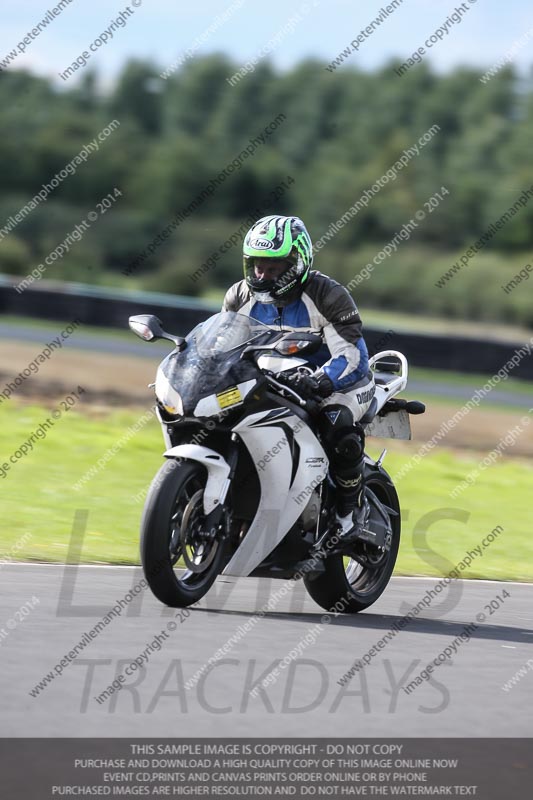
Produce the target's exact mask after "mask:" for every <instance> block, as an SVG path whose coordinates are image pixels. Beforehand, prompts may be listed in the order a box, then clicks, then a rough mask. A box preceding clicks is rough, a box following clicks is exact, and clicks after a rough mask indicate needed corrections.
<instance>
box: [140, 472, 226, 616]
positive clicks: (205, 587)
mask: <svg viewBox="0 0 533 800" xmlns="http://www.w3.org/2000/svg"><path fill="white" fill-rule="evenodd" d="M206 481H207V472H206V470H205V469H204V467H202V466H201V465H200V464H197V463H195V462H191V461H189V462H186V461H181V462H177V461H173V460H169V461H166V462H165V464H163V466H162V467H161V469H160V470H159V472H158V473H157V475H156V476H155V478H154V480H153V481H152V485H151V486H150V489H149V491H148V495H147V498H146V503H145V506H144V511H143V516H142V521H141V562H142V566H143V571H144V575H145V578H146V581H147V583H148V585H149V587H150V589H151V590H152V592H153V593H154V595H155V596H156V597H157V599H158V600H160V601H161V602H162V603H165V604H166V605H167V606H172V607H173V608H183V607H185V606H190V605H192V604H193V603H196V602H197V601H198V600H200V599H201V598H202V597H203V596H204V595H205V594H206V593H207V592H208V591H209V589H210V587H211V586H212V584H213V582H214V581H215V579H216V577H217V575H218V574H219V573H220V572H221V570H222V569H223V566H224V551H225V545H224V541H223V540H221V539H220V538H219V535H218V531H214V530H211V531H207V530H205V527H206V526H205V525H204V524H203V523H204V520H205V517H204V512H203V493H204V489H205V485H206Z"/></svg>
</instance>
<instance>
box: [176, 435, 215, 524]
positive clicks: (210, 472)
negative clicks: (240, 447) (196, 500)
mask: <svg viewBox="0 0 533 800" xmlns="http://www.w3.org/2000/svg"><path fill="white" fill-rule="evenodd" d="M163 455H164V456H165V458H186V459H187V460H188V461H197V462H198V463H199V464H202V466H204V467H205V468H206V470H207V483H206V486H205V490H204V513H205V515H206V516H207V515H208V514H210V513H211V511H214V510H215V508H217V507H218V506H219V505H220V503H223V502H224V500H225V499H226V494H227V491H228V488H229V480H228V475H229V473H230V465H229V464H228V462H227V461H226V459H225V458H224V457H223V456H221V455H220V453H217V452H216V451H215V450H211V449H210V448H209V447H202V446H201V445H199V444H178V445H176V447H171V448H170V450H167V451H166V452H165V453H163Z"/></svg>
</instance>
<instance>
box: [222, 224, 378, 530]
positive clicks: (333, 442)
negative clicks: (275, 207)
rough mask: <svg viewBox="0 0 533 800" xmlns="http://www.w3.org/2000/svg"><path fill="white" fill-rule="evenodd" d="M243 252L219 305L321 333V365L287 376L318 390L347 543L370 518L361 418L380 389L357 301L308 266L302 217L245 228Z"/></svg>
mask: <svg viewBox="0 0 533 800" xmlns="http://www.w3.org/2000/svg"><path fill="white" fill-rule="evenodd" d="M243 253H244V280H241V281H239V282H238V283H235V284H234V285H233V286H232V287H231V288H230V289H229V290H228V292H227V293H226V297H225V298H224V304H223V306H222V310H223V311H238V312H239V313H240V314H248V315H249V316H250V317H252V318H253V319H256V320H258V321H259V322H262V323H264V324H266V325H268V326H269V327H270V328H272V329H274V330H286V331H307V332H311V333H318V334H320V335H321V336H322V341H323V347H322V351H321V352H320V351H319V354H318V363H320V364H321V367H320V368H319V369H318V371H317V372H315V373H314V375H312V376H311V375H308V374H304V373H302V372H299V373H296V374H293V375H292V376H289V377H288V379H287V380H288V381H290V384H291V386H292V388H294V390H295V391H297V392H298V394H299V395H300V396H301V397H304V398H310V397H316V396H318V398H320V402H321V406H320V412H319V415H318V430H319V432H320V435H321V438H322V442H323V445H324V448H325V450H326V453H327V455H328V459H329V462H330V472H331V476H332V478H333V481H334V483H335V486H336V490H337V491H336V497H337V507H336V511H337V522H338V524H339V527H340V533H339V536H340V538H341V540H342V542H344V543H347V544H349V543H351V542H353V541H355V540H356V539H357V538H358V537H359V536H360V534H361V533H362V531H363V530H364V529H365V527H366V524H367V522H368V515H369V506H368V502H367V500H366V498H365V493H364V484H363V467H364V431H363V428H362V426H361V425H360V424H359V420H360V419H361V418H362V417H363V416H364V414H365V413H366V411H367V410H368V408H369V407H370V404H371V402H372V399H373V397H374V393H375V386H374V379H373V377H372V374H371V373H370V372H369V368H368V351H367V347H366V344H365V340H364V339H363V336H362V324H361V318H360V316H359V312H358V310H357V306H356V305H355V303H354V301H353V299H352V297H351V295H350V294H349V292H348V291H347V289H345V288H344V286H341V285H340V284H339V283H337V281H334V280H333V279H332V278H330V277H328V276H327V275H323V274H322V273H321V272H318V271H317V270H311V266H312V263H313V245H312V242H311V238H310V236H309V233H308V232H307V229H306V227H305V225H304V223H303V222H302V220H301V219H300V218H299V217H285V216H279V215H271V216H267V217H262V218H261V219H260V220H258V221H257V222H256V223H255V224H254V225H252V227H251V228H250V230H249V231H248V233H247V234H246V237H245V240H244V247H243ZM320 356H321V357H320ZM309 360H312V359H309Z"/></svg>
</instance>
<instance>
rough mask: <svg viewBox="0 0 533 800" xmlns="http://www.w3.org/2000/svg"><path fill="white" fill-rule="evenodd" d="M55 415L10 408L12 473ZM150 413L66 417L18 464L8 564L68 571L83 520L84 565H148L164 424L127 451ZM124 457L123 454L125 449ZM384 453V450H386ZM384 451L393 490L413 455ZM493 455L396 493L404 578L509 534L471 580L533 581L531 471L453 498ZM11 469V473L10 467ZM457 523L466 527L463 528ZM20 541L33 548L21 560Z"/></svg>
mask: <svg viewBox="0 0 533 800" xmlns="http://www.w3.org/2000/svg"><path fill="white" fill-rule="evenodd" d="M51 408H52V407H45V406H34V405H15V404H14V402H10V403H5V404H2V405H0V426H1V428H0V429H1V430H2V439H3V448H2V452H3V458H2V463H4V462H8V463H9V457H10V455H11V454H13V453H14V452H15V451H17V449H18V448H19V447H20V445H21V444H22V443H23V442H25V441H26V440H27V439H28V438H29V436H30V435H31V433H32V432H33V431H34V430H36V429H37V428H38V427H39V425H40V423H42V422H43V421H44V420H45V419H46V418H47V417H48V416H49V414H50V411H51ZM145 413H146V411H145V410H143V409H139V410H138V411H136V410H134V411H132V410H127V411H111V412H108V411H105V412H104V411H100V412H94V411H90V410H89V411H83V413H80V412H79V411H78V410H77V409H73V410H70V411H69V412H67V413H63V416H62V417H61V418H60V419H58V420H57V421H56V422H55V424H54V427H53V428H52V429H50V430H49V431H48V432H47V435H46V438H44V439H39V440H38V441H37V442H36V444H35V445H34V448H33V450H32V451H31V452H29V453H28V455H26V456H25V457H22V458H20V459H18V460H16V463H14V464H12V463H11V464H10V469H9V470H8V471H7V474H6V476H5V477H4V478H0V490H1V491H2V496H3V504H2V521H1V533H0V561H1V560H2V559H4V560H5V559H6V558H8V557H10V556H13V557H14V558H18V559H20V560H40V561H49V562H64V561H65V560H66V558H67V552H68V546H69V541H70V535H71V529H72V522H73V519H74V514H75V511H76V510H77V509H87V510H88V512H89V518H88V528H87V531H86V534H85V538H84V544H83V552H82V559H83V561H85V562H91V563H113V564H135V563H138V550H139V546H138V541H139V533H138V531H139V521H140V517H141V512H142V505H143V504H142V502H138V501H136V499H135V496H136V495H137V494H138V493H142V492H143V490H145V489H146V488H147V486H148V485H149V483H150V481H151V480H152V477H153V475H154V474H155V472H156V470H157V469H158V468H159V466H160V465H161V463H162V461H163V459H162V455H161V454H162V451H163V441H162V437H161V431H160V428H159V425H158V423H157V421H156V420H155V418H154V419H153V420H151V421H150V422H148V423H147V424H146V425H145V426H144V427H142V428H141V430H139V432H138V433H135V434H134V435H132V436H131V437H130V438H127V441H124V438H126V437H125V434H126V433H127V431H128V428H131V426H133V425H135V423H136V422H137V421H138V420H139V419H140V418H141V417H142V416H143V415H144V414H145ZM120 440H122V441H123V445H122V446H120V447H117V442H119V441H120ZM380 445H381V447H380ZM383 446H386V447H387V449H388V455H387V457H386V461H385V466H386V467H387V469H388V471H389V473H390V474H391V476H392V477H393V478H394V475H395V473H397V472H399V470H400V469H401V467H402V465H403V464H405V462H406V461H408V460H409V458H410V457H411V456H412V455H413V454H414V452H415V451H416V447H415V445H414V443H411V444H410V443H406V442H394V441H391V440H387V441H384V440H376V439H369V441H368V450H369V453H370V455H372V456H374V457H377V455H378V454H379V452H380V450H381V448H382V447H383ZM113 447H114V448H115V450H116V453H115V454H114V455H113V456H112V457H111V458H110V460H109V461H108V463H107V465H106V466H105V467H104V468H103V469H100V470H97V471H96V474H94V476H93V477H91V479H90V480H88V481H87V482H86V483H84V485H83V486H82V487H81V488H80V489H79V490H78V491H76V490H75V489H74V488H73V485H74V484H76V483H77V482H78V481H79V480H80V479H81V478H82V477H83V476H84V475H85V474H86V473H87V471H88V470H90V469H91V468H92V467H94V466H95V465H96V464H97V462H98V460H99V459H100V458H102V457H103V456H104V454H105V453H106V452H107V451H109V450H110V448H113ZM482 455H483V454H480V453H476V452H474V451H468V452H466V453H465V452H464V451H453V450H449V449H445V448H436V449H435V451H433V452H432V453H430V454H429V455H427V456H426V457H425V458H424V459H423V460H422V461H421V463H420V464H419V465H418V466H417V467H415V468H414V469H412V470H411V472H409V473H408V474H407V475H406V476H405V477H404V478H403V479H401V480H400V481H399V482H398V486H397V488H398V493H399V495H400V500H401V505H402V509H403V538H402V545H401V549H400V556H399V559H398V563H397V568H396V573H397V574H404V575H443V574H447V572H449V571H450V570H451V569H452V568H453V566H454V565H455V564H456V563H457V562H459V561H461V560H462V558H463V557H464V555H465V554H466V553H467V552H468V551H469V550H473V549H474V548H475V547H476V546H477V545H479V544H480V542H481V540H482V539H483V537H485V536H486V535H487V534H488V533H489V532H490V531H492V530H493V529H494V528H495V527H496V526H498V525H501V526H502V527H503V529H504V530H503V533H501V534H500V535H499V536H498V539H497V540H496V541H495V542H494V543H493V544H491V546H490V547H489V548H488V549H487V550H485V551H484V553H483V556H482V557H481V558H476V559H475V561H474V562H473V563H472V565H471V567H470V568H469V569H467V570H465V571H464V572H463V573H462V575H463V577H468V578H490V579H493V580H523V581H532V580H533V538H532V537H531V506H530V491H531V485H532V478H533V468H532V466H531V464H530V462H528V461H526V460H525V459H524V460H521V459H518V458H505V457H501V458H500V459H499V461H498V462H497V463H496V464H494V465H493V466H491V467H489V468H488V469H486V470H485V471H484V472H483V473H482V476H481V477H480V479H479V480H478V481H477V483H475V484H474V485H473V486H471V487H470V488H469V489H467V490H466V491H465V492H464V493H463V494H462V495H461V496H460V497H459V498H458V499H457V500H452V499H451V498H450V496H449V493H450V492H451V491H452V490H453V488H454V487H455V486H456V485H457V483H459V482H460V481H461V480H462V479H463V478H464V477H465V475H466V474H467V473H468V472H469V471H470V470H471V469H472V468H473V467H475V466H476V465H477V464H478V462H479V460H480V458H481V457H482ZM0 466H1V464H0ZM454 515H455V516H457V515H462V518H460V519H459V520H457V519H454ZM21 541H24V542H25V543H24V544H23V545H22V546H21V547H20V549H18V546H19V544H20V542H21Z"/></svg>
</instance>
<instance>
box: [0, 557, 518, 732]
mask: <svg viewBox="0 0 533 800" xmlns="http://www.w3.org/2000/svg"><path fill="white" fill-rule="evenodd" d="M141 579H142V573H141V570H140V568H133V567H103V566H102V567H98V566H81V567H79V568H75V567H72V566H69V567H64V566H62V565H40V564H4V565H2V566H1V567H0V596H1V600H2V602H1V605H0V608H1V611H0V686H1V687H2V700H1V702H0V736H4V737H5V736H13V737H25V736H43V737H46V736H51V737H60V736H65V737H72V736H74V737H76V736H78V737H82V736H103V737H105V736H126V737H132V738H135V737H147V736H220V737H224V736H263V737H264V736H323V737H328V736H330V737H335V736H337V737H338V736H354V737H362V736H363V737H365V736H367V737H372V736H379V737H383V736H390V737H393V736H407V737H421V736H432V737H434V736H443V737H452V736H463V737H473V736H479V737H485V736H489V737H519V736H524V737H528V736H529V737H530V736H533V704H532V702H531V697H532V693H533V584H513V583H501V582H490V581H455V582H452V584H451V585H450V587H448V588H446V589H444V590H443V591H442V592H441V593H440V594H438V595H435V598H434V599H432V600H431V603H430V605H429V607H428V608H424V610H423V611H422V612H421V613H420V614H419V615H418V616H417V618H416V619H414V620H412V621H411V622H410V624H409V625H407V627H405V628H404V629H403V630H399V631H398V632H397V633H396V635H395V636H391V637H390V640H389V641H387V642H386V643H385V645H384V646H383V647H382V649H380V650H375V651H374V655H372V656H371V657H369V659H368V660H369V662H370V663H369V664H368V665H367V666H366V667H365V668H364V670H362V671H359V672H355V674H354V676H353V677H352V678H351V680H350V681H349V682H348V683H347V685H345V686H344V687H342V686H340V685H339V684H338V683H337V681H338V680H339V679H340V678H341V677H342V675H343V674H345V673H346V672H347V671H348V670H349V669H350V667H352V664H353V663H354V660H355V659H358V658H362V657H363V656H364V654H365V653H367V652H368V651H369V650H370V648H371V647H372V646H374V645H375V644H376V643H377V642H378V641H379V640H380V639H382V638H383V637H385V636H386V634H387V632H388V631H390V629H391V626H393V625H394V624H395V623H397V622H398V621H399V620H400V619H401V618H402V615H405V614H406V613H407V612H408V611H409V610H410V609H411V608H412V607H414V606H415V605H416V604H417V603H418V602H419V601H420V600H421V599H422V597H423V596H424V595H425V593H426V592H427V590H429V589H431V588H433V587H435V585H436V583H437V580H438V579H430V578H404V577H394V578H393V579H392V581H391V582H390V584H389V586H388V587H387V589H386V591H385V593H384V594H383V595H382V597H381V598H380V599H379V600H378V602H377V603H375V605H374V606H372V607H371V609H369V610H368V611H366V612H363V613H360V614H357V615H339V616H337V617H336V618H335V617H333V616H330V618H329V619H327V620H326V619H324V617H323V615H324V613H325V612H324V611H323V610H322V609H320V608H319V607H318V606H317V605H316V604H315V603H314V602H313V601H312V600H311V598H310V597H309V596H308V595H307V593H306V592H305V589H304V586H303V584H302V583H301V582H298V583H296V584H290V591H288V592H287V594H286V595H285V596H283V597H282V598H281V599H279V601H278V602H277V603H276V604H275V605H274V606H273V607H272V608H271V610H269V611H267V612H266V613H265V614H264V616H261V617H260V618H259V619H257V620H255V618H254V620H255V621H254V624H253V625H252V626H251V630H249V632H246V631H244V628H243V627H242V626H244V625H245V624H246V623H247V622H249V621H250V620H251V619H252V618H253V615H254V613H257V612H258V611H261V610H262V609H264V608H265V607H266V604H267V603H268V600H269V598H272V596H273V593H274V592H276V591H278V590H279V589H280V588H281V586H282V585H285V584H284V582H283V581H274V580H272V581H269V580H264V579H261V580H259V579H235V578H219V579H218V581H217V582H216V583H215V585H214V587H213V588H212V589H211V590H210V592H209V593H208V595H207V596H206V597H205V598H204V599H203V600H202V601H201V602H200V603H199V604H198V606H196V607H194V608H192V609H190V615H189V616H187V618H185V616H186V612H185V614H184V613H183V610H178V609H169V608H166V607H164V606H162V605H161V604H160V603H159V602H158V601H157V600H156V599H155V598H154V597H153V596H152V595H151V593H150V591H149V590H142V591H141V592H140V593H139V594H138V595H137V597H136V598H135V599H133V600H132V602H130V603H129V604H128V605H127V606H126V607H125V608H124V609H123V610H122V613H121V615H120V616H119V617H116V618H114V619H111V621H110V622H109V624H108V625H106V626H104V627H103V629H102V630H101V632H100V633H98V635H97V636H96V638H94V639H92V640H91V639H90V638H89V637H87V639H86V641H88V644H87V645H86V646H85V648H84V649H83V650H82V651H81V652H80V654H79V655H77V657H75V658H74V660H73V661H72V662H71V663H69V662H68V661H65V662H64V664H65V665H66V666H64V667H63V668H61V667H60V665H59V662H60V661H61V659H62V658H63V657H64V656H65V654H67V653H69V651H72V648H73V646H74V645H76V644H77V643H78V642H80V640H81V639H82V637H83V634H84V632H88V631H91V630H92V629H93V627H94V626H95V625H96V623H97V622H98V621H99V620H101V619H102V617H103V616H104V615H105V614H107V612H108V611H109V610H110V609H111V608H112V607H113V606H114V605H115V603H116V602H117V601H118V600H119V599H121V598H124V597H125V596H126V594H127V593H128V592H129V590H130V589H131V588H132V587H133V586H137V585H138V583H139V581H140V580H141ZM504 591H505V592H508V593H509V595H510V596H509V597H505V596H504ZM32 597H34V598H36V599H37V600H38V603H37V602H36V601H35V600H33V601H32ZM497 597H499V598H500V600H497V599H496V598H497ZM491 602H492V606H491ZM24 604H26V611H25V612H21V607H22V606H24ZM32 605H33V608H31V606H32ZM23 614H25V616H23ZM479 614H484V615H485V617H486V618H485V620H484V621H483V622H477V623H476V624H478V628H477V629H476V630H475V631H474V632H473V633H472V636H471V638H470V640H469V641H466V637H463V639H459V638H458V637H459V636H460V634H461V632H462V631H463V629H464V626H465V625H468V624H470V623H472V622H476V617H477V615H479ZM180 616H181V617H183V621H182V622H180ZM13 623H15V624H13ZM239 626H241V628H240V631H241V633H239ZM243 631H244V633H243ZM156 634H157V635H159V640H160V642H161V649H159V650H157V649H156V648H157V645H155V644H153V643H154V641H155V636H156ZM232 636H233V637H234V640H233V643H231V640H230V637H232ZM452 641H456V642H457V641H461V644H460V645H458V646H457V649H456V652H454V654H453V656H452V658H451V659H446V661H445V662H444V663H443V664H442V665H441V666H439V667H438V668H435V670H434V672H433V675H432V676H431V680H430V681H429V682H428V681H423V683H422V684H421V685H420V686H418V687H417V688H415V689H414V690H413V691H411V692H410V693H406V692H405V691H404V689H403V688H402V687H403V686H405V685H406V684H408V683H409V682H410V681H412V680H413V679H414V678H415V676H416V675H418V673H419V672H420V671H421V670H422V669H423V668H424V667H425V666H426V665H427V664H428V663H429V662H430V661H432V660H433V659H434V658H436V657H438V655H439V653H441V652H442V651H443V650H444V648H445V647H447V646H450V644H451V642H452ZM227 642H230V644H229V647H228V649H227V650H226V653H225V654H224V656H223V657H222V659H221V660H220V661H217V662H215V666H214V667H213V668H212V670H211V671H207V672H204V673H203V674H202V676H201V677H199V676H197V678H196V681H193V682H194V685H193V686H192V687H191V688H189V689H186V688H185V684H186V683H187V682H188V681H190V680H191V679H192V678H193V676H194V675H195V673H196V671H197V670H200V669H201V668H202V667H203V666H204V665H205V664H206V662H207V660H208V659H209V658H210V656H213V655H214V653H215V651H217V649H218V648H222V647H223V646H224V645H225V644H226V643H227ZM149 645H152V652H148V651H147V648H148V647H149ZM291 650H292V653H293V655H292V658H291V656H290V655H289V654H290V653H291ZM143 651H144V652H145V653H146V654H147V657H148V658H149V661H148V663H147V665H145V666H143V667H142V668H141V669H140V670H138V671H136V672H135V674H133V675H132V676H130V677H128V678H125V683H124V684H119V683H118V681H117V685H120V686H121V688H120V690H119V691H117V692H114V693H113V694H112V695H111V696H110V697H109V698H108V699H105V700H102V702H101V703H99V702H98V701H97V700H96V699H95V698H96V697H97V696H98V695H101V693H102V692H104V690H105V689H106V688H107V687H108V686H109V684H111V682H112V681H113V680H114V679H116V678H117V676H118V675H120V674H124V670H125V669H126V668H128V667H129V665H130V664H131V661H132V660H133V659H134V658H135V657H137V656H139V654H140V653H143ZM286 657H287V658H286ZM283 659H285V662H283ZM529 659H532V660H531V662H530V663H531V665H532V667H531V669H526V670H525V671H524V673H523V676H522V677H520V679H519V680H518V681H517V682H516V684H515V685H514V686H513V687H511V688H510V689H509V690H508V691H505V690H504V689H503V688H502V687H503V685H504V684H505V683H506V682H507V681H509V680H510V679H511V678H512V677H513V675H515V673H517V671H518V670H519V669H521V668H524V665H525V664H526V663H527V662H528V660H529ZM280 662H283V663H284V664H285V666H284V667H282V668H281V669H279V663H280ZM56 664H58V665H59V667H60V669H59V670H57V671H56V672H59V671H60V670H61V669H62V672H61V674H58V675H56V677H55V678H54V679H53V680H51V681H50V682H49V683H48V685H46V686H45V687H44V688H43V689H42V690H41V691H40V692H39V693H38V694H37V696H36V697H32V696H31V695H30V691H31V690H33V689H34V687H35V686H36V684H38V683H39V681H42V679H43V677H44V676H45V675H46V674H47V673H49V672H52V671H54V667H55V665H56ZM276 666H278V669H279V672H278V675H277V676H275V675H272V674H271V680H272V683H270V685H268V686H267V687H266V688H264V689H262V691H260V692H259V693H258V694H257V696H255V697H254V696H252V695H250V690H251V689H252V688H253V685H254V681H257V679H259V678H260V677H261V676H263V678H266V676H267V675H268V674H269V673H272V670H274V669H275V668H276Z"/></svg>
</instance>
